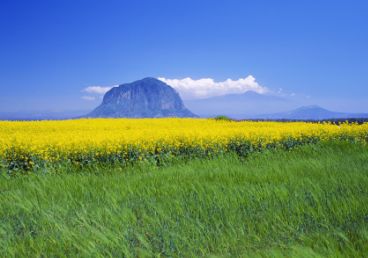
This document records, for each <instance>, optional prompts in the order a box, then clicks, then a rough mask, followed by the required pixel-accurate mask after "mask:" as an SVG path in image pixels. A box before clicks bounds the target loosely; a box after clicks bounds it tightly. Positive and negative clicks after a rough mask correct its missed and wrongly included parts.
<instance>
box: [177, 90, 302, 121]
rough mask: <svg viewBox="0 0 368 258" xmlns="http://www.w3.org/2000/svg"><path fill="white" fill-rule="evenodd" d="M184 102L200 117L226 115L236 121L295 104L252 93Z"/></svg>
mask: <svg viewBox="0 0 368 258" xmlns="http://www.w3.org/2000/svg"><path fill="white" fill-rule="evenodd" d="M184 102H185V105H186V106H187V107H188V108H189V109H190V110H192V111H193V112H194V113H196V114H198V115H200V116H204V117H213V116H217V115H226V116H229V117H232V118H238V119H240V118H244V117H248V116H253V115H257V114H265V113H271V112H280V111H283V110H288V109H291V108H295V107H296V105H295V103H293V101H291V100H290V99H288V98H285V97H280V96H275V95H271V94H259V93H256V92H253V91H248V92H246V93H243V94H228V95H223V96H217V97H211V98H206V99H194V100H185V101H184Z"/></svg>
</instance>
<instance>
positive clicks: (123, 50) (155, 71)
mask: <svg viewBox="0 0 368 258" xmlns="http://www.w3.org/2000/svg"><path fill="white" fill-rule="evenodd" d="M0 33H1V38H0V89H1V92H0V111H2V112H5V111H24V110H27V111H36V110H37V111H39V110H47V111H64V110H89V109H91V108H93V107H94V106H96V105H98V100H96V101H88V100H84V99H82V97H83V96H85V93H84V92H82V91H83V89H84V88H86V87H88V86H94V85H99V86H111V85H116V84H119V83H124V82H130V81H134V80H137V79H140V78H143V77H147V76H152V77H164V78H169V79H182V78H186V77H190V78H193V79H194V80H197V79H200V78H212V79H213V80H214V81H224V80H226V79H227V78H231V79H233V80H237V79H238V78H245V77H247V76H249V75H252V76H254V78H255V79H256V81H257V83H258V84H259V85H262V86H264V87H267V88H268V89H271V90H272V91H278V89H279V88H282V89H283V92H286V93H290V94H291V93H295V94H298V96H308V97H309V99H310V102H311V104H312V103H314V104H319V105H322V106H325V107H327V108H331V109H335V110H339V111H350V112H368V101H367V100H366V99H367V96H368V2H367V1H363V0H362V1H356V0H346V1H339V0H335V1H329V0H325V1H324V0H321V1H317V0H315V1H313V0H310V1H283V0H280V1H262V0H260V1H246V0H242V1H241V0H239V1H235V0H226V1H225V0H222V1H219V0H218V1H216V0H212V1H205V0H202V1H198V0H196V1H191V0H186V1H175V0H171V1H170V0H155V1H148V0H147V1H143V0H137V1H108V0H106V1H93V0H84V1H82V0H71V1H68V0H63V1H56V0H55V1H52V0H49V1H17V0H2V1H1V2H0ZM366 102H367V103H366Z"/></svg>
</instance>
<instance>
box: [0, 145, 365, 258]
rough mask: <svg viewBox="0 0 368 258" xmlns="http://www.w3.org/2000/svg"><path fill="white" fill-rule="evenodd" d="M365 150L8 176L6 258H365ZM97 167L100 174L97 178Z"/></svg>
mask: <svg viewBox="0 0 368 258" xmlns="http://www.w3.org/2000/svg"><path fill="white" fill-rule="evenodd" d="M367 164H368V147H367V146H363V145H360V144H348V143H343V142H340V143H330V144H322V143H318V144H314V145H306V146H301V147H297V148H296V149H294V150H293V151H285V150H277V151H266V152H263V153H259V154H256V153H254V154H252V155H250V156H249V157H248V158H247V159H245V160H241V159H239V158H238V157H236V156H235V155H234V156H233V155H226V156H224V157H218V158H215V159H212V160H208V159H206V160H193V161H189V162H179V163H177V164H173V165H170V166H167V167H163V168H162V167H161V168H159V167H156V166H151V165H141V166H135V167H132V168H121V167H117V166H116V167H111V168H94V169H93V171H86V170H85V171H79V172H74V173H67V172H66V171H64V172H63V170H67V168H63V167H61V168H60V171H59V172H60V173H58V174H45V175H42V174H38V175H37V174H36V175H33V174H31V175H28V176H21V175H20V176H16V177H8V176H6V174H5V173H3V174H2V177H0V207H1V208H0V256H1V257H40V256H44V257H49V256H58V257H73V256H82V257H120V256H125V257H198V256H220V257H257V256H259V257H364V256H365V255H366V254H368V167H367ZM91 172H93V173H91Z"/></svg>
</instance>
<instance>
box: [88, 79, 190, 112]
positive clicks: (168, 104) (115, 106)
mask: <svg viewBox="0 0 368 258" xmlns="http://www.w3.org/2000/svg"><path fill="white" fill-rule="evenodd" d="M86 117H136V118H138V117H196V115H194V114H193V113H192V112H190V111H189V110H188V109H186V108H185V106H184V104H183V101H182V100H181V98H180V96H179V94H178V93H177V92H176V91H175V90H174V89H173V88H172V87H170V86H169V85H167V84H166V83H164V82H162V81H160V80H157V79H155V78H145V79H142V80H139V81H135V82H132V83H126V84H122V85H119V86H118V87H114V88H112V89H111V90H109V91H108V92H107V93H106V94H105V95H104V97H103V101H102V104H101V105H100V106H98V107H97V108H96V109H95V110H93V111H92V112H91V113H89V114H88V115H86Z"/></svg>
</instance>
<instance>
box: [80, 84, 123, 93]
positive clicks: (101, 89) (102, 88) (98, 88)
mask: <svg viewBox="0 0 368 258" xmlns="http://www.w3.org/2000/svg"><path fill="white" fill-rule="evenodd" d="M116 86H117V85H113V86H89V87H87V88H84V89H83V90H82V92H86V93H89V94H97V95H104V94H105V93H106V92H108V91H109V90H111V88H113V87H116Z"/></svg>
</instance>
